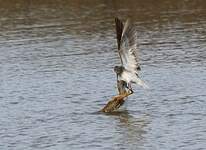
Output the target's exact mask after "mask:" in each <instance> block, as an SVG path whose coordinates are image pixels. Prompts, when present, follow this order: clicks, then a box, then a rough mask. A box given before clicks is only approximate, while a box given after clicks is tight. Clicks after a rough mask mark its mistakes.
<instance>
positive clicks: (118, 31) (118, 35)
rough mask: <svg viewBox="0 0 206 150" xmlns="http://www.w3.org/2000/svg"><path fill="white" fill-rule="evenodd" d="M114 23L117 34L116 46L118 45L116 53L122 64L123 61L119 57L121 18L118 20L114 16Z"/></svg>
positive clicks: (121, 29)
mask: <svg viewBox="0 0 206 150" xmlns="http://www.w3.org/2000/svg"><path fill="white" fill-rule="evenodd" d="M115 25H116V34H117V47H118V53H119V56H120V59H121V63H122V65H123V62H122V58H121V55H120V45H121V38H122V32H123V28H124V26H123V23H122V21H121V20H119V19H118V18H115Z"/></svg>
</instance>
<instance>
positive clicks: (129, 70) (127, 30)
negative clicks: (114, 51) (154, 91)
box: [114, 18, 147, 91]
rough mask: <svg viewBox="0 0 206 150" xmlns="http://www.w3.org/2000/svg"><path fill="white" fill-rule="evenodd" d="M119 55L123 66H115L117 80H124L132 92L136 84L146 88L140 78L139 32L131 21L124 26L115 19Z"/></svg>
mask: <svg viewBox="0 0 206 150" xmlns="http://www.w3.org/2000/svg"><path fill="white" fill-rule="evenodd" d="M115 23H116V32H117V44H118V53H119V56H120V59H121V66H115V67H114V71H115V72H116V74H117V80H123V81H124V82H126V83H127V87H128V88H129V89H130V90H131V91H132V88H131V83H136V84H139V85H141V86H143V87H144V88H147V85H146V84H145V83H144V82H143V81H142V80H141V79H140V78H139V75H138V73H139V71H140V70H141V69H140V65H139V62H138V55H137V54H138V53H137V50H138V49H137V32H136V30H135V28H134V26H133V25H132V24H131V23H130V21H129V20H127V21H126V23H125V25H123V23H122V21H121V20H119V19H118V18H115Z"/></svg>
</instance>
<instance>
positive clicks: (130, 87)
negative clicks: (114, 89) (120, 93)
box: [128, 82, 134, 94]
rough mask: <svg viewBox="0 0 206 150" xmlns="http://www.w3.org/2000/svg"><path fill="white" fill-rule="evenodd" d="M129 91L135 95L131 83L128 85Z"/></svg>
mask: <svg viewBox="0 0 206 150" xmlns="http://www.w3.org/2000/svg"><path fill="white" fill-rule="evenodd" d="M128 89H129V91H130V92H131V94H132V93H134V92H133V90H132V86H131V82H129V83H128Z"/></svg>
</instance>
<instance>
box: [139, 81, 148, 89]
mask: <svg viewBox="0 0 206 150" xmlns="http://www.w3.org/2000/svg"><path fill="white" fill-rule="evenodd" d="M136 83H137V84H138V85H140V86H142V87H143V88H144V89H149V86H148V85H147V84H146V83H145V82H144V81H143V80H141V79H140V78H137V80H136Z"/></svg>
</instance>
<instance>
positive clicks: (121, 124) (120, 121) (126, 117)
mask: <svg viewBox="0 0 206 150" xmlns="http://www.w3.org/2000/svg"><path fill="white" fill-rule="evenodd" d="M107 115H111V116H114V117H115V119H117V125H116V132H117V134H118V136H117V137H118V138H117V142H116V143H118V145H114V146H116V147H118V149H119V148H120V149H121V148H127V149H138V148H140V147H141V146H143V145H144V143H145V140H146V139H145V137H146V134H147V131H146V127H147V125H148V124H149V122H150V121H149V115H148V114H140V115H138V117H134V115H132V114H130V113H129V112H128V111H127V110H122V111H117V112H112V113H109V114H107Z"/></svg>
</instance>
